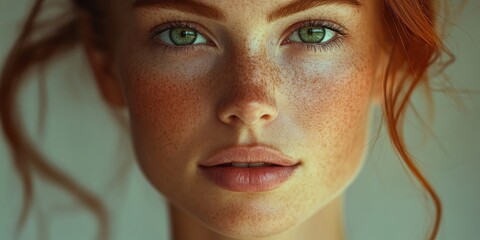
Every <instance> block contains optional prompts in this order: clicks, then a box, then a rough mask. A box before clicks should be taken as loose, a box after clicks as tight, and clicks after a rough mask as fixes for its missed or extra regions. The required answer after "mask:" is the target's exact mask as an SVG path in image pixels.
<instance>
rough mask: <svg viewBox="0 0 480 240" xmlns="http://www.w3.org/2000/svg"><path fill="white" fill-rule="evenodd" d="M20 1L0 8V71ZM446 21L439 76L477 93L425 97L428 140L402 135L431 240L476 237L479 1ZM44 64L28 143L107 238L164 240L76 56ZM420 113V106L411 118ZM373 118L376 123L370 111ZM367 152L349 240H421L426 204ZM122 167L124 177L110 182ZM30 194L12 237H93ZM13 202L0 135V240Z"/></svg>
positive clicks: (12, 215)
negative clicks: (83, 202) (85, 195)
mask: <svg viewBox="0 0 480 240" xmlns="http://www.w3.org/2000/svg"><path fill="white" fill-rule="evenodd" d="M28 2H29V1H26V0H0V63H3V61H4V57H5V56H6V54H7V51H8V49H9V47H10V46H11V45H12V43H13V40H14V37H15V34H16V33H17V32H18V26H19V20H20V19H21V18H22V17H23V16H24V14H25V11H26V10H27V8H28ZM457 6H458V5H457ZM456 22H457V24H455V25H453V26H452V28H451V33H450V37H449V38H448V40H447V43H448V46H450V48H451V49H452V51H453V52H454V53H455V54H456V55H457V61H456V62H455V63H454V64H453V65H452V66H451V67H450V68H448V70H447V73H448V75H449V76H450V77H451V79H452V82H453V83H454V85H455V86H456V87H457V88H459V89H466V90H475V91H478V92H479V93H478V94H463V95H460V96H461V97H462V99H463V103H464V107H463V108H461V107H459V106H458V104H456V102H455V101H454V99H452V98H447V97H446V96H445V95H444V94H442V93H439V94H435V95H434V99H435V104H436V113H435V116H434V119H435V121H434V122H433V123H430V124H428V125H429V126H430V128H431V129H432V130H433V131H434V132H435V136H436V137H431V136H427V137H426V138H425V136H424V134H422V133H423V132H428V131H426V130H425V129H424V127H423V126H422V125H421V124H420V123H419V122H418V121H415V120H414V118H413V117H412V116H410V118H409V121H407V136H408V139H409V143H410V145H411V149H412V151H413V153H414V155H415V156H416V157H417V158H418V159H419V162H420V165H421V167H422V169H424V171H425V173H426V174H427V176H428V178H429V180H430V181H431V183H432V184H433V185H434V186H435V187H436V188H437V190H438V193H439V195H440V196H441V198H442V200H443V203H444V221H443V223H442V228H441V232H440V236H439V238H438V239H444V240H450V239H452V240H457V239H461V240H475V239H479V236H480V206H479V202H480V201H479V200H480V186H479V185H480V159H479V156H480V137H479V135H480V127H479V123H480V27H479V26H480V2H478V1H476V0H471V1H470V3H469V5H468V6H467V7H466V8H465V11H464V13H463V14H462V16H461V17H459V18H458V20H457V21H456ZM54 64H55V68H53V69H50V70H49V71H47V72H46V78H47V91H48V109H47V115H46V121H45V124H46V131H45V134H44V135H43V136H42V137H38V138H36V141H37V143H38V144H39V145H40V146H41V147H42V149H43V151H44V152H45V154H46V155H47V156H48V157H49V158H51V159H52V161H54V163H55V165H56V166H58V167H60V168H62V169H64V170H65V171H67V172H68V173H69V174H70V175H71V176H72V177H73V178H75V179H77V180H78V181H80V182H81V183H82V184H84V185H86V186H87V187H88V188H89V189H92V191H93V192H95V193H97V194H99V195H101V196H102V198H103V199H104V200H105V201H107V203H108V204H109V209H110V210H111V212H112V213H113V223H114V228H113V236H114V239H115V240H117V239H118V240H127V239H145V240H153V239H168V222H167V218H166V212H165V206H164V200H163V199H162V197H161V196H159V195H158V194H157V193H156V192H155V191H154V190H153V189H152V188H151V187H150V186H149V185H148V183H146V181H145V179H144V178H143V176H142V175H141V174H140V173H139V171H138V169H137V168H136V166H135V164H132V163H133V161H132V160H131V159H132V156H131V152H130V151H129V148H128V147H125V144H128V143H122V142H121V141H118V139H127V138H126V136H125V135H124V134H122V133H121V132H119V131H118V128H117V127H116V125H115V124H114V122H113V121H112V118H111V116H110V115H109V114H108V111H106V109H105V107H104V106H103V105H102V103H101V102H100V99H99V97H98V93H97V92H96V90H95V88H94V85H93V82H92V78H91V75H90V73H89V72H88V69H87V67H86V66H85V59H84V58H83V55H82V54H81V51H78V50H77V51H74V52H73V53H72V54H68V55H65V56H62V57H61V58H58V60H57V61H56V62H55V63H54ZM37 82H38V81H37V79H35V80H34V81H30V82H29V84H27V85H26V86H25V88H24V91H23V94H22V96H23V97H22V104H21V109H22V113H23V116H24V117H25V119H26V124H27V126H28V129H29V132H30V133H32V134H36V133H38V131H37V130H36V127H37V122H38V109H37V103H38V91H37V89H38V85H37V84H36V83H37ZM415 99H416V104H417V105H419V106H422V105H424V104H423V103H422V102H421V101H420V100H421V97H419V96H415ZM426 112H427V111H426V110H425V108H421V107H420V113H422V114H426ZM374 118H375V119H377V120H378V119H379V114H378V112H377V113H376V114H375V117H374ZM439 144H441V145H439ZM127 146H128V145H127ZM371 149H372V150H371V152H370V154H369V155H368V157H367V162H366V165H365V168H364V169H363V171H362V172H361V173H360V175H359V177H358V179H357V180H356V181H355V182H354V183H353V185H352V186H351V187H350V188H349V189H348V191H347V199H346V202H345V204H346V222H347V230H348V236H349V239H353V240H363V239H373V240H376V239H379V240H380V239H394V240H395V239H398V240H404V239H422V238H423V236H424V233H425V230H426V229H427V228H428V226H429V223H430V220H429V218H428V216H431V213H432V211H431V207H430V206H431V205H429V204H427V203H425V201H424V200H423V199H424V193H423V192H422V191H421V189H420V190H419V189H418V188H417V187H416V184H415V183H414V182H413V181H410V180H409V178H408V177H406V174H405V171H404V168H403V167H402V166H401V164H400V161H399V159H398V158H397V157H395V155H394V153H393V152H392V150H391V148H390V145H389V142H388V138H387V137H385V133H384V132H382V135H381V137H380V138H379V139H378V140H377V141H376V144H375V146H374V145H373V142H372V148H371ZM124 163H125V164H126V166H127V171H126V172H125V173H124V174H123V175H118V174H116V173H117V172H119V170H121V166H124V165H125V164H124ZM116 176H117V177H118V178H117V179H116V178H115V177H116ZM35 186H36V189H37V190H36V192H35V193H36V196H37V198H36V201H35V208H34V210H33V211H32V215H31V218H30V219H29V221H28V222H27V225H26V226H25V231H24V232H23V233H22V235H21V236H20V239H40V238H38V236H41V235H44V234H47V235H48V236H49V237H50V239H70V240H75V239H79V240H83V239H93V236H94V233H95V226H96V225H95V221H94V219H93V218H92V216H91V215H89V214H88V213H86V212H85V211H83V210H82V209H78V208H76V207H75V204H74V201H73V200H72V199H71V198H70V197H69V196H68V195H66V194H64V193H63V192H61V191H58V190H57V189H56V188H55V187H52V186H51V185H49V184H46V183H44V182H41V181H36V183H35ZM21 198H22V196H21V185H20V183H19V181H18V178H17V177H16V175H15V172H14V171H13V168H12V166H11V163H10V159H9V155H8V151H7V147H6V145H5V142H4V140H3V138H1V136H0V239H13V235H12V234H13V227H14V223H15V219H16V217H17V216H18V213H19V208H20V206H21V205H20V203H21ZM429 209H430V210H429ZM41 216H51V217H47V218H42V217H41ZM39 228H41V229H47V231H38V229H39Z"/></svg>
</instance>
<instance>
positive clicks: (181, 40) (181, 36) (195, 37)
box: [155, 27, 207, 46]
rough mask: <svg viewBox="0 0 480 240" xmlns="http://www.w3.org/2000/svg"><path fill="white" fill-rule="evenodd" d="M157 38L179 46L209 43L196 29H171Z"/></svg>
mask: <svg viewBox="0 0 480 240" xmlns="http://www.w3.org/2000/svg"><path fill="white" fill-rule="evenodd" d="M155 38H157V39H159V40H161V41H162V42H164V43H166V44H170V45H177V46H187V45H194V44H204V43H207V39H205V37H204V36H203V35H201V34H200V33H198V32H197V31H196V30H195V29H192V28H187V27H173V28H169V29H167V30H165V31H163V32H161V33H160V34H158V35H157V36H156V37H155Z"/></svg>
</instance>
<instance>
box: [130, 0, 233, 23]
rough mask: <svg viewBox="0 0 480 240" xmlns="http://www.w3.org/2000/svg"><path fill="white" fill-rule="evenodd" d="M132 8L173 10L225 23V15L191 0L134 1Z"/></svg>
mask: <svg viewBox="0 0 480 240" xmlns="http://www.w3.org/2000/svg"><path fill="white" fill-rule="evenodd" d="M133 7H134V8H136V7H143V8H150V7H158V8H165V9H174V10H179V11H183V12H188V13H192V14H195V15H199V16H202V17H206V18H211V19H214V20H219V21H225V15H223V13H221V12H220V11H219V10H217V9H216V8H214V7H212V6H208V5H206V4H203V3H199V2H195V1H193V0H135V3H134V4H133Z"/></svg>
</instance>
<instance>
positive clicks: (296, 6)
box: [131, 0, 374, 21]
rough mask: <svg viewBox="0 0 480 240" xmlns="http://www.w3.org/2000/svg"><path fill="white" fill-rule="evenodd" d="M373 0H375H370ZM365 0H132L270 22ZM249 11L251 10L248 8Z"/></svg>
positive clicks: (357, 4)
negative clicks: (324, 7)
mask: <svg viewBox="0 0 480 240" xmlns="http://www.w3.org/2000/svg"><path fill="white" fill-rule="evenodd" d="M369 2H374V1H369ZM363 4H364V3H362V0H269V1H252V0H235V1H224V0H132V2H131V6H132V7H133V8H163V9H173V10H180V11H184V12H190V13H193V14H197V15H202V16H204V17H208V18H212V19H215V20H223V21H224V20H225V19H227V18H228V17H229V16H231V15H232V14H234V13H240V14H241V15H244V16H245V15H247V16H249V15H255V14H261V15H262V16H265V17H266V18H267V20H268V21H274V20H276V19H278V18H281V17H285V16H288V15H292V14H295V13H297V12H302V11H305V10H309V9H312V8H316V7H321V6H327V5H328V6H331V5H335V6H341V7H350V8H360V7H361V6H362V5H363ZM246 10H248V11H246Z"/></svg>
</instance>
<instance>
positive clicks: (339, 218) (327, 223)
mask: <svg viewBox="0 0 480 240" xmlns="http://www.w3.org/2000/svg"><path fill="white" fill-rule="evenodd" d="M169 211H170V222H171V233H172V235H171V236H172V239H173V240H189V239H208V240H233V239H232V238H229V237H226V236H223V235H221V234H219V233H217V232H214V231H212V230H210V229H209V228H207V227H205V226H204V225H203V224H201V223H200V222H199V221H198V220H196V219H194V218H193V217H192V216H191V215H189V214H187V213H185V212H183V211H182V210H179V209H177V208H176V207H174V206H172V205H171V204H170V205H169ZM286 239H304V240H318V239H331V240H344V239H345V233H344V222H343V197H342V196H340V197H338V198H336V199H334V200H333V201H332V202H330V203H329V204H328V205H326V206H325V207H324V208H322V209H321V210H319V211H318V212H317V213H315V214H314V215H313V216H311V217H310V218H309V219H307V220H306V221H305V222H303V223H301V224H299V225H297V226H294V227H292V228H291V229H289V230H287V231H286V232H283V233H280V234H278V235H275V236H272V237H269V238H262V240H286Z"/></svg>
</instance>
